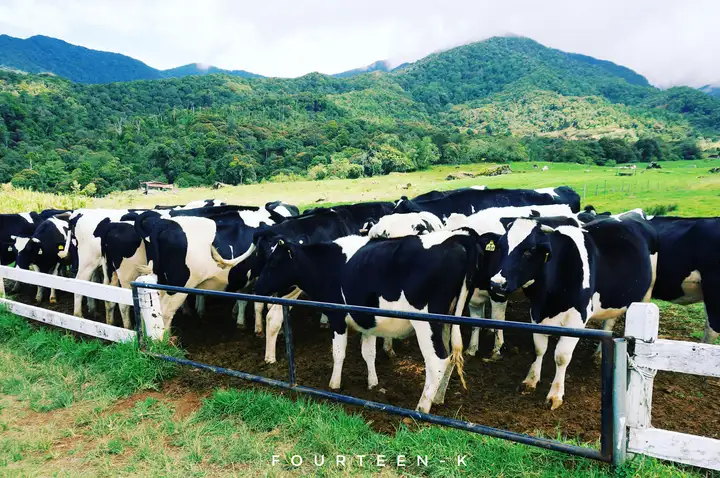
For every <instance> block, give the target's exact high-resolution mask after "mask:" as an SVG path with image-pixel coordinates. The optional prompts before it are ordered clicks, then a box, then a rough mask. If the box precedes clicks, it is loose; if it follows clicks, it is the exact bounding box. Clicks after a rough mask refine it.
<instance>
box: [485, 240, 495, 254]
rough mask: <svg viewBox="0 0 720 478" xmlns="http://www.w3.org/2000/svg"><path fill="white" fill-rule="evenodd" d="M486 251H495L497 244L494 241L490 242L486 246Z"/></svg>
mask: <svg viewBox="0 0 720 478" xmlns="http://www.w3.org/2000/svg"><path fill="white" fill-rule="evenodd" d="M485 250H486V251H489V252H492V251H494V250H495V243H494V242H493V241H490V242H488V243H487V246H485Z"/></svg>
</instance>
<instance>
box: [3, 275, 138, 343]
mask: <svg viewBox="0 0 720 478" xmlns="http://www.w3.org/2000/svg"><path fill="white" fill-rule="evenodd" d="M4 279H11V280H14V281H18V282H24V283H27V284H35V285H40V286H43V287H49V288H52V289H57V290H63V291H65V292H72V293H79V294H82V295H84V296H86V297H92V298H94V299H99V300H106V301H110V302H115V303H118V304H124V305H132V303H133V300H132V292H131V291H130V289H121V288H119V287H112V286H108V285H103V284H96V283H94V282H88V281H84V280H77V279H67V278H65V277H60V276H53V275H50V274H41V273H40V272H34V271H27V270H23V269H16V268H14V267H7V266H0V283H1V282H3V280H4ZM0 304H3V305H4V307H5V308H6V309H7V310H8V311H10V312H12V313H13V314H16V315H20V316H22V317H27V318H28V319H33V320H37V321H39V322H44V323H46V324H50V325H54V326H56V327H62V328H64V329H68V330H73V331H75V332H81V333H83V334H86V335H91V336H93V337H99V338H101V339H105V340H109V341H112V342H126V341H129V340H136V336H135V335H136V334H135V331H134V330H127V329H124V328H122V327H115V326H113V325H108V324H104V323H102V322H95V321H93V320H88V319H83V318H80V317H75V316H72V315H68V314H64V313H62V312H55V311H53V310H48V309H43V308H41V307H35V306H32V305H28V304H23V303H21V302H15V301H13V300H9V299H5V298H0Z"/></svg>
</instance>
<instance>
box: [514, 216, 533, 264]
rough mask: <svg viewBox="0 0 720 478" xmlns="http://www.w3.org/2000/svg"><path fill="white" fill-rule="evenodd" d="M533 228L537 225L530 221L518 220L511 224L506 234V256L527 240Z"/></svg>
mask: <svg viewBox="0 0 720 478" xmlns="http://www.w3.org/2000/svg"><path fill="white" fill-rule="evenodd" d="M535 226H537V223H536V222H535V221H531V220H530V219H518V220H516V221H515V222H514V223H513V225H512V226H511V227H510V230H509V231H508V233H507V236H508V237H507V242H508V256H509V255H510V253H511V252H512V251H513V250H514V249H515V248H516V247H517V246H519V245H520V244H521V243H522V242H523V241H524V240H525V239H527V237H528V236H529V235H530V233H531V232H532V230H533V229H534V228H535Z"/></svg>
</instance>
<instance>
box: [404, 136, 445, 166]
mask: <svg viewBox="0 0 720 478" xmlns="http://www.w3.org/2000/svg"><path fill="white" fill-rule="evenodd" d="M410 159H411V160H412V162H413V163H414V164H415V169H419V170H422V169H427V168H428V167H430V165H432V164H436V163H437V162H438V161H440V150H438V147H437V146H435V143H433V142H432V139H431V138H430V137H429V136H425V137H424V138H423V139H421V140H418V141H415V143H414V144H413V148H412V150H411V151H410Z"/></svg>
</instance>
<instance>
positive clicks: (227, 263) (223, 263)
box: [210, 243, 255, 269]
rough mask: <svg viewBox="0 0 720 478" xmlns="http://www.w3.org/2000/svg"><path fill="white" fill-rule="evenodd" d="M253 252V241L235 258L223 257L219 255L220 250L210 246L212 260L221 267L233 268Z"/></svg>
mask: <svg viewBox="0 0 720 478" xmlns="http://www.w3.org/2000/svg"><path fill="white" fill-rule="evenodd" d="M253 252H255V243H253V244H251V245H250V248H248V250H247V251H245V253H244V254H243V255H241V256H238V257H236V258H235V259H225V258H224V257H223V256H221V255H220V252H218V250H217V249H216V248H215V246H210V253H211V254H212V258H213V260H214V261H215V262H216V263H217V265H218V267H220V268H221V269H225V268H233V267H235V266H236V265H238V264H240V263H241V262H242V261H244V260H245V259H247V258H248V257H250V255H251V254H252V253H253Z"/></svg>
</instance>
